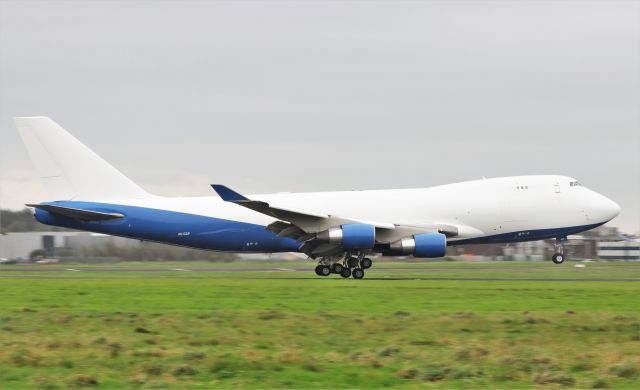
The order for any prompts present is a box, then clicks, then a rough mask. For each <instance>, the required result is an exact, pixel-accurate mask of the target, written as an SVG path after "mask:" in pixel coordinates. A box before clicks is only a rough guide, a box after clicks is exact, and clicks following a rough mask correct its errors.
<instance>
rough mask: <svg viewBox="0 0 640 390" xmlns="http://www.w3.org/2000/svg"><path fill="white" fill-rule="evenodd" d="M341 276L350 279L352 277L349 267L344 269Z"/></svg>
mask: <svg viewBox="0 0 640 390" xmlns="http://www.w3.org/2000/svg"><path fill="white" fill-rule="evenodd" d="M340 276H342V277H343V278H348V277H350V276H351V270H350V269H349V268H347V267H343V268H342V272H340Z"/></svg>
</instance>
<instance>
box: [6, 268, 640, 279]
mask: <svg viewBox="0 0 640 390" xmlns="http://www.w3.org/2000/svg"><path fill="white" fill-rule="evenodd" d="M447 270H456V271H460V268H450V267H437V268H436V267H434V268H432V269H429V270H427V269H419V270H416V269H407V268H381V269H377V270H375V269H374V270H371V271H368V272H367V276H366V277H365V279H364V280H365V281H366V280H375V281H382V280H385V281H399V280H406V281H496V282H500V281H509V282H640V277H638V278H602V277H581V278H571V277H562V278H544V277H463V276H461V277H450V276H418V275H416V276H397V277H396V276H382V277H380V276H377V275H376V274H378V275H380V274H381V273H383V272H389V273H412V272H416V271H417V273H420V274H425V273H428V272H429V271H447ZM493 271H495V269H494V270H493ZM519 271H521V272H522V271H526V270H524V269H520V270H519ZM9 272H12V273H13V272H19V273H21V274H22V275H16V274H10V275H6V274H5V275H3V273H9ZM256 272H259V273H272V274H279V275H282V276H274V277H269V276H260V277H256V276H248V275H247V276H244V275H241V274H243V273H256ZM30 273H33V274H34V275H28V274H30ZM36 273H37V274H38V275H36ZM42 273H46V274H51V275H41V274H42ZM71 273H73V274H74V275H73V276H71V275H69V274H71ZM99 273H155V274H158V273H194V274H197V273H237V274H239V275H238V276H234V277H233V278H234V279H248V280H249V279H253V280H260V279H266V280H273V279H282V280H342V279H341V278H340V277H338V276H337V275H333V276H330V277H318V276H315V275H313V269H312V268H309V267H292V268H290V267H287V268H282V267H188V268H161V267H153V268H145V267H140V268H128V267H127V268H124V267H95V268H94V267H62V266H55V267H50V266H42V267H33V266H29V267H20V266H11V267H0V279H101V277H100V276H97V275H95V274H99ZM297 273H299V274H300V276H295V277H292V276H285V275H286V274H289V275H291V274H297ZM54 274H57V275H54ZM83 274H85V275H83ZM87 274H89V275H87ZM180 277H181V278H193V279H198V277H197V276H188V275H181V276H180ZM346 280H351V279H346Z"/></svg>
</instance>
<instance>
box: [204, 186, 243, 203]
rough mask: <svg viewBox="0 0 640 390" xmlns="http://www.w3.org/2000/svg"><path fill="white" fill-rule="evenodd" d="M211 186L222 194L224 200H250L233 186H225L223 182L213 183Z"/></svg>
mask: <svg viewBox="0 0 640 390" xmlns="http://www.w3.org/2000/svg"><path fill="white" fill-rule="evenodd" d="M211 187H212V188H213V189H214V190H215V191H216V192H217V193H218V195H220V197H221V198H222V200H224V201H225V202H243V201H248V200H249V199H247V198H246V197H244V196H242V195H240V194H239V193H237V192H235V191H234V190H232V189H231V188H229V187H227V186H223V185H222V184H212V185H211Z"/></svg>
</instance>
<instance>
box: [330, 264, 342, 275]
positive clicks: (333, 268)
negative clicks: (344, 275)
mask: <svg viewBox="0 0 640 390" xmlns="http://www.w3.org/2000/svg"><path fill="white" fill-rule="evenodd" d="M343 269H344V267H343V266H342V264H340V263H333V265H332V266H331V271H332V272H333V273H334V274H339V273H341V272H342V270H343Z"/></svg>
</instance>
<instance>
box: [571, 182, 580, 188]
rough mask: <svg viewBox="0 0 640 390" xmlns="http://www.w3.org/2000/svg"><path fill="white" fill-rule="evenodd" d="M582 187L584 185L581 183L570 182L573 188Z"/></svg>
mask: <svg viewBox="0 0 640 390" xmlns="http://www.w3.org/2000/svg"><path fill="white" fill-rule="evenodd" d="M580 185H582V184H580V183H579V182H577V181H572V182H569V186H571V187H578V186H580Z"/></svg>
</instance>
